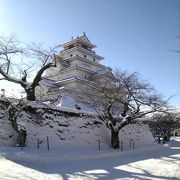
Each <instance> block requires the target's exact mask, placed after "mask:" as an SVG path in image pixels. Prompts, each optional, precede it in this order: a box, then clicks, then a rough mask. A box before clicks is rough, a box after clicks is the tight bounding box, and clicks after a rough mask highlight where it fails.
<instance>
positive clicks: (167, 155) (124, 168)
mask: <svg viewBox="0 0 180 180" xmlns="http://www.w3.org/2000/svg"><path fill="white" fill-rule="evenodd" d="M0 179H2V180H11V179H13V180H14V179H20V180H36V179H37V180H61V179H69V180H71V179H80V180H83V179H90V180H91V179H106V180H111V179H116V180H117V179H124V180H128V179H133V180H135V179H141V180H146V179H150V180H171V179H175V180H176V179H180V138H175V139H172V140H171V141H170V142H169V143H168V144H165V145H162V144H160V145H159V144H154V145H149V146H145V147H141V148H139V149H135V150H130V151H120V150H113V149H106V150H100V151H99V150H98V149H97V150H95V149H91V150H87V148H79V149H77V148H76V149H73V148H71V149H70V148H68V147H67V148H65V149H58V150H57V149H56V150H50V151H47V150H45V149H33V148H32V147H31V148H30V147H29V148H28V147H26V148H25V149H24V150H23V151H22V150H21V148H16V147H9V146H6V147H5V146H4V147H1V148H0Z"/></svg>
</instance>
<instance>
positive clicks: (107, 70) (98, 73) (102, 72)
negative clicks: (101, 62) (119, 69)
mask: <svg viewBox="0 0 180 180" xmlns="http://www.w3.org/2000/svg"><path fill="white" fill-rule="evenodd" d="M109 73H110V74H111V73H112V69H111V68H110V67H106V68H103V69H100V70H98V71H96V73H95V74H94V75H104V74H109Z"/></svg>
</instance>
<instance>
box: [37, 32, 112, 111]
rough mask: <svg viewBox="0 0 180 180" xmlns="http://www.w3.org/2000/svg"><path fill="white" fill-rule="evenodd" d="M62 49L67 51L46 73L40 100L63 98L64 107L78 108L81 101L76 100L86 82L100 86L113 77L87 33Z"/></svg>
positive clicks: (62, 45) (61, 54)
mask: <svg viewBox="0 0 180 180" xmlns="http://www.w3.org/2000/svg"><path fill="white" fill-rule="evenodd" d="M60 47H62V48H63V50H62V51H60V53H59V55H58V57H59V60H58V62H57V67H55V68H49V69H48V70H47V71H46V75H45V77H44V79H43V80H42V82H41V84H40V88H38V90H37V92H38V93H37V97H39V98H40V99H43V100H51V99H54V98H57V97H58V96H59V95H60V96H59V101H60V104H59V105H60V106H65V107H71V108H76V107H77V104H78V102H77V100H75V99H74V97H75V96H76V94H77V93H81V91H82V88H83V85H84V84H85V83H84V82H86V83H87V82H88V83H93V84H95V83H97V82H98V81H99V80H101V79H103V78H104V77H105V76H106V75H108V74H111V68H109V67H106V66H104V65H102V64H100V62H101V60H103V59H104V58H103V57H101V56H99V55H97V54H96V53H95V51H93V48H95V47H96V45H94V44H92V43H91V41H90V40H89V39H88V38H87V36H86V34H85V33H84V34H83V35H82V36H80V37H76V38H74V39H73V38H72V39H71V40H70V41H68V42H65V43H63V44H61V45H60ZM78 107H79V106H78Z"/></svg>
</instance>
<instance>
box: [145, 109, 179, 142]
mask: <svg viewBox="0 0 180 180" xmlns="http://www.w3.org/2000/svg"><path fill="white" fill-rule="evenodd" d="M147 122H148V124H149V126H150V128H151V130H152V131H153V132H154V134H156V135H161V136H162V137H166V138H167V139H166V140H169V139H170V137H171V134H172V133H173V131H175V130H177V129H179V128H180V115H179V113H176V112H166V113H158V114H155V115H153V116H152V117H150V118H149V120H148V121H147Z"/></svg>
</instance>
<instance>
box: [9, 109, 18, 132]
mask: <svg viewBox="0 0 180 180" xmlns="http://www.w3.org/2000/svg"><path fill="white" fill-rule="evenodd" d="M15 114H16V109H14V108H10V109H9V120H10V121H11V124H12V127H13V129H14V130H15V131H16V132H17V133H18V125H17V122H16V119H15V118H14V117H15Z"/></svg>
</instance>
